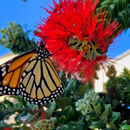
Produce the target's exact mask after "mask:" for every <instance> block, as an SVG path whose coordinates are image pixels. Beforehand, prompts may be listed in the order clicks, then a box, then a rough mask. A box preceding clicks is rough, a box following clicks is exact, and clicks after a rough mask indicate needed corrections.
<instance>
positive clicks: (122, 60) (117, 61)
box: [94, 49, 130, 92]
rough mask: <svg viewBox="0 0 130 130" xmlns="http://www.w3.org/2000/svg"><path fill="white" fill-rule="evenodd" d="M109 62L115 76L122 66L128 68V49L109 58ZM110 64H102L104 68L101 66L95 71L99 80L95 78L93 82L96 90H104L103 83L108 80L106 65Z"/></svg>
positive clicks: (129, 52)
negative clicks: (112, 66)
mask: <svg viewBox="0 0 130 130" xmlns="http://www.w3.org/2000/svg"><path fill="white" fill-rule="evenodd" d="M109 63H110V64H111V65H112V64H113V65H114V66H115V69H116V71H117V76H118V75H120V74H121V73H122V72H123V68H124V67H126V68H128V69H130V49H129V50H127V51H126V52H124V53H123V54H121V55H119V56H117V57H116V58H114V59H111V60H110V61H109ZM110 64H104V65H103V66H104V69H103V68H102V67H101V69H100V70H99V71H98V72H97V74H98V77H99V80H96V81H95V84H94V86H95V91H96V92H105V86H103V83H105V82H106V81H107V80H108V77H107V76H106V75H105V72H107V66H108V65H110Z"/></svg>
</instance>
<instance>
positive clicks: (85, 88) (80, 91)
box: [77, 85, 89, 97]
mask: <svg viewBox="0 0 130 130" xmlns="http://www.w3.org/2000/svg"><path fill="white" fill-rule="evenodd" d="M88 89H89V88H88V86H83V85H79V87H78V89H77V95H78V96H80V97H82V96H83V95H84V94H85V93H86V92H87V91H88Z"/></svg>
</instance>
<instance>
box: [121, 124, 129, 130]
mask: <svg viewBox="0 0 130 130" xmlns="http://www.w3.org/2000/svg"><path fill="white" fill-rule="evenodd" d="M121 130H130V125H123V126H122V127H121Z"/></svg>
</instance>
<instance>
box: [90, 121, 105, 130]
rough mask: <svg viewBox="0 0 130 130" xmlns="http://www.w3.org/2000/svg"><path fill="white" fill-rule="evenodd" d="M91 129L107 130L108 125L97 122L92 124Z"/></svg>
mask: <svg viewBox="0 0 130 130" xmlns="http://www.w3.org/2000/svg"><path fill="white" fill-rule="evenodd" d="M89 128H91V129H95V128H98V129H105V128H106V124H105V123H104V122H102V121H97V122H92V125H90V127H89Z"/></svg>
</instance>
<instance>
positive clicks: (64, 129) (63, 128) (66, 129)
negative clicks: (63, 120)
mask: <svg viewBox="0 0 130 130" xmlns="http://www.w3.org/2000/svg"><path fill="white" fill-rule="evenodd" d="M58 130H69V126H68V125H63V126H62V127H61V129H58Z"/></svg>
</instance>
